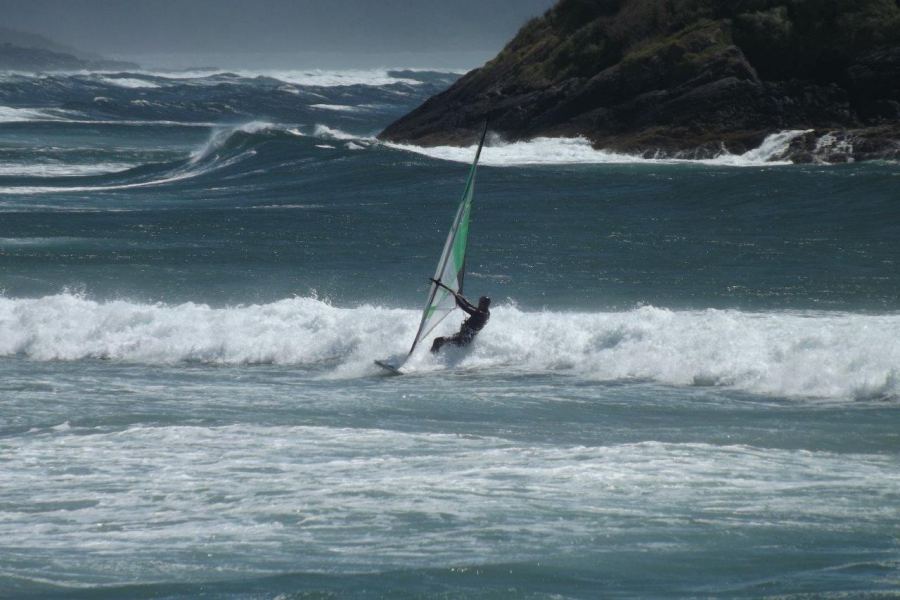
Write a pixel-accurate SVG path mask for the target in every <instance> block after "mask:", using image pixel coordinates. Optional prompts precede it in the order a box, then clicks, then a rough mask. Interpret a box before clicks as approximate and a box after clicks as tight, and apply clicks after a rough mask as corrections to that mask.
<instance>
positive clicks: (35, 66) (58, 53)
mask: <svg viewBox="0 0 900 600" xmlns="http://www.w3.org/2000/svg"><path fill="white" fill-rule="evenodd" d="M137 68H139V67H138V65H136V64H135V63H131V62H124V61H117V60H108V59H106V58H103V57H102V56H98V55H96V54H90V53H84V52H80V51H78V50H75V49H74V48H69V47H67V46H63V45H61V44H57V43H56V42H54V41H52V40H49V39H47V38H45V37H44V36H41V35H37V34H34V33H29V32H25V31H18V30H15V29H7V28H4V27H0V71H25V72H35V71H80V70H130V69H137Z"/></svg>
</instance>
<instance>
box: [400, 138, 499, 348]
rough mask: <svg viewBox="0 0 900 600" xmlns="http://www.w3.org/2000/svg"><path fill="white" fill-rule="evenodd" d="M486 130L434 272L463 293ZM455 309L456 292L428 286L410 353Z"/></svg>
mask: <svg viewBox="0 0 900 600" xmlns="http://www.w3.org/2000/svg"><path fill="white" fill-rule="evenodd" d="M486 133H487V126H485V130H484V132H483V133H482V135H481V141H480V142H479V144H478V151H477V152H476V153H475V161H474V162H473V163H472V169H471V170H470V171H469V178H468V180H467V181H466V189H465V191H464V192H463V197H462V201H461V202H460V204H459V208H458V209H457V211H456V217H455V218H454V219H453V225H452V226H451V227H450V233H449V234H448V235H447V241H446V242H444V251H443V252H442V253H441V258H440V260H438V265H437V270H436V271H435V273H434V279H435V280H437V281H440V282H441V283H442V284H444V285H445V286H447V287H448V288H449V289H451V290H453V291H454V292H457V293H460V294H462V293H463V280H464V278H465V274H466V247H467V246H468V242H469V217H470V215H471V212H472V198H473V197H474V193H475V172H476V169H477V167H478V159H479V157H480V156H481V149H482V147H483V146H484V138H485V134H486ZM455 308H456V299H455V298H454V297H453V294H451V293H450V292H448V291H447V290H446V289H444V288H443V287H441V286H439V285H437V284H435V283H432V284H431V287H430V288H429V289H428V300H427V302H426V303H425V310H424V311H423V313H422V321H421V323H420V324H419V330H418V332H417V333H416V338H415V340H413V344H412V348H410V350H409V353H410V354H412V353H413V351H414V350H415V349H416V346H417V345H418V344H419V342H420V341H422V339H423V338H425V337H427V336H428V335H429V334H430V333H431V332H432V331H434V328H435V327H437V326H438V325H439V324H440V323H441V321H443V320H444V319H445V318H446V317H447V315H449V314H450V313H451V312H453V310H454V309H455Z"/></svg>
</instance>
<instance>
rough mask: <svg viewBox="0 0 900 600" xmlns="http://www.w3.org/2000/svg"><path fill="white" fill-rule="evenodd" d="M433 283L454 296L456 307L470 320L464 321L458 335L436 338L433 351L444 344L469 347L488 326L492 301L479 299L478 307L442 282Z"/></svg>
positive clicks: (485, 297) (484, 297)
mask: <svg viewBox="0 0 900 600" xmlns="http://www.w3.org/2000/svg"><path fill="white" fill-rule="evenodd" d="M431 281H432V282H434V283H435V284H437V285H439V286H441V287H442V288H444V289H445V290H447V291H448V292H450V293H451V294H453V296H454V297H455V298H456V305H457V306H458V307H460V308H461V309H463V311H465V313H466V314H468V315H469V318H468V319H466V320H465V321H463V323H462V325H461V326H460V328H459V332H458V333H455V334H453V335H451V336H450V337H439V338H435V340H434V343H433V344H432V345H431V351H432V352H438V351H439V350H440V349H441V348H442V347H443V346H444V344H453V345H454V346H468V345H469V344H471V343H472V340H474V339H475V336H476V335H478V332H479V331H481V330H482V329H484V326H485V325H487V322H488V319H490V318H491V310H490V307H491V299H490V298H488V297H487V296H482V297H481V298H479V299H478V306H475V305H474V304H472V303H471V302H469V301H468V300H466V298H465V297H464V296H463V295H462V294H459V293H457V292H454V291H453V290H451V289H450V288H448V287H447V286H446V285H444V284H443V283H441V282H440V281H437V280H436V279H432V280H431Z"/></svg>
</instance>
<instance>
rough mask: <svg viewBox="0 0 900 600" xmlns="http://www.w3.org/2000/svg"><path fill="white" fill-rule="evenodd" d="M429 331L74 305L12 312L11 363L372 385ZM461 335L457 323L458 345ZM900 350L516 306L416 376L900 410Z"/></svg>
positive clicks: (712, 317) (889, 328) (711, 321)
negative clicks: (289, 370)
mask: <svg viewBox="0 0 900 600" xmlns="http://www.w3.org/2000/svg"><path fill="white" fill-rule="evenodd" d="M418 319H419V313H418V311H416V310H403V309H389V308H383V307H376V306H369V305H365V306H360V307H357V308H337V307H334V306H331V305H329V304H327V303H325V302H322V301H320V300H317V299H315V298H292V299H287V300H282V301H279V302H274V303H271V304H265V305H248V306H238V307H232V308H212V307H210V306H207V305H204V304H194V303H186V304H179V305H165V304H150V305H148V304H136V303H131V302H126V301H111V302H96V301H93V300H89V299H86V298H84V297H81V296H78V295H72V294H59V295H55V296H47V297H44V298H39V299H11V298H0V356H13V355H21V356H25V357H28V358H30V359H33V360H42V361H43V360H79V359H86V358H106V359H115V360H123V361H132V362H142V363H143V362H146V363H168V364H172V363H178V362H186V361H187V362H191V361H199V362H204V363H211V364H255V363H264V364H285V365H307V366H309V365H321V364H323V363H329V364H331V365H332V366H331V367H329V369H328V370H326V371H323V376H328V377H359V376H364V375H369V374H371V373H372V367H371V361H372V359H374V358H385V357H388V356H390V355H394V356H398V357H399V356H403V355H404V354H405V352H406V350H407V349H408V344H409V341H410V340H411V339H412V337H413V334H414V332H415V328H416V325H417V323H418ZM451 321H452V322H451ZM457 324H458V323H457V322H456V321H454V320H453V319H449V320H447V321H446V322H445V324H444V328H445V331H449V330H451V329H453V327H455V326H456V325H457ZM897 339H900V315H880V316H879V315H859V314H850V313H823V312H816V313H813V312H797V313H789V312H775V313H746V312H740V311H734V310H703V311H671V310H666V309H661V308H653V307H641V308H637V309H634V310H631V311H627V312H615V313H560V312H539V313H527V312H523V311H521V310H519V309H517V308H514V307H510V306H506V307H499V308H497V309H496V310H495V311H494V316H493V319H492V321H491V326H490V328H489V330H488V331H486V332H485V334H483V335H482V336H480V337H479V339H478V341H477V343H476V344H475V345H474V346H473V348H472V349H470V350H469V351H467V352H463V353H454V352H452V351H451V352H448V353H445V354H442V355H439V356H437V357H435V356H432V355H430V354H428V353H427V352H426V353H422V354H417V355H416V356H414V358H413V360H412V361H411V362H410V363H409V365H408V367H409V369H410V370H411V371H419V372H427V371H435V370H442V369H446V368H448V367H452V368H460V369H489V370H490V369H501V370H503V371H505V372H508V371H510V370H515V371H525V372H550V371H552V372H559V373H568V374H571V375H575V376H578V377H582V378H585V379H591V380H597V381H615V380H627V379H643V380H648V381H656V382H659V383H662V384H667V385H676V386H691V385H717V386H726V387H731V388H734V389H739V390H745V391H747V392H752V393H758V394H766V395H774V396H784V397H818V398H838V399H839V398H878V397H896V396H897V395H898V394H900V387H898V386H900V377H898V374H900V345H898V344H897V343H896V340H897ZM332 363H333V364H332Z"/></svg>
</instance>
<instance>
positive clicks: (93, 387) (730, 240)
mask: <svg viewBox="0 0 900 600" xmlns="http://www.w3.org/2000/svg"><path fill="white" fill-rule="evenodd" d="M456 76H457V74H454V73H436V72H424V71H404V72H391V71H354V72H319V71H311V72H299V71H298V72H259V73H250V72H241V73H227V72H215V71H212V72H196V73H186V72H183V73H177V74H172V73H153V72H135V73H79V74H69V75H59V74H45V75H39V76H31V75H21V74H6V75H4V76H2V77H0V290H2V295H0V597H3V598H38V597H48V598H99V597H103V598H194V597H209V598H226V597H227V598H232V597H234V598H331V597H341V598H343V597H351V598H352V597H358V598H380V597H390V598H395V597H401V598H402V597H416V598H418V597H443V598H446V597H451V598H456V597H472V598H508V597H523V598H597V597H667V596H671V597H684V596H689V597H766V596H771V597H780V598H783V597H804V598H805V597H823V596H825V597H848V596H849V597H856V596H861V595H865V594H872V595H877V596H879V597H881V596H891V595H896V594H900V341H898V340H900V281H898V273H900V244H898V239H900V191H898V190H900V169H898V167H897V165H895V164H889V163H883V164H879V163H871V164H858V165H854V164H850V165H836V166H828V165H789V164H782V163H778V162H777V161H776V162H772V161H771V160H770V159H772V158H777V156H778V155H779V153H780V151H781V150H782V149H783V148H784V146H785V145H786V144H787V143H789V142H790V139H791V138H792V137H793V136H794V135H797V133H798V132H782V133H779V134H777V135H775V136H773V137H771V138H770V139H768V140H767V141H766V143H765V144H763V146H762V147H761V148H760V149H757V150H755V151H753V152H750V153H747V154H744V155H733V154H728V153H727V152H723V155H722V156H720V157H719V158H717V159H715V160H711V161H706V162H704V163H689V162H682V161H670V160H641V159H637V158H634V157H629V156H623V155H617V154H614V153H608V152H602V151H598V150H594V149H592V148H591V147H590V144H589V143H587V142H586V141H584V140H579V139H571V140H554V139H538V140H534V141H532V142H527V143H526V142H518V143H517V142H515V141H514V140H513V141H506V140H503V139H500V138H498V137H496V136H491V138H490V140H489V145H488V147H487V148H486V149H485V151H484V154H483V167H482V168H481V169H480V170H479V173H478V181H477V189H476V201H475V205H474V209H473V217H472V226H471V233H470V248H469V255H468V259H467V267H468V274H467V277H466V284H465V292H466V293H467V294H468V295H470V296H472V297H475V298H477V297H478V296H480V295H489V296H491V297H492V298H493V300H494V304H493V306H494V309H493V311H492V318H491V321H490V323H489V325H488V326H487V327H486V328H485V330H484V331H483V332H482V333H481V335H480V336H479V337H478V338H477V340H476V341H475V343H474V344H473V345H472V346H471V347H470V348H466V349H462V350H460V349H449V350H448V351H447V352H444V353H442V354H441V355H438V356H432V355H429V354H427V353H421V354H416V355H414V356H413V357H412V359H411V360H410V362H409V363H408V365H407V367H406V371H407V372H408V374H407V375H405V376H403V377H385V376H384V374H383V373H382V372H380V370H379V369H378V368H377V367H376V366H374V365H373V364H372V360H373V359H385V358H394V359H398V358H401V357H403V356H404V355H405V353H406V351H407V350H408V347H409V344H410V343H411V341H412V338H413V336H414V334H415V331H416V328H417V326H418V321H419V318H420V312H419V311H420V310H421V306H422V304H423V303H424V301H425V295H426V291H427V278H428V277H429V276H430V275H431V274H432V273H433V270H434V266H435V261H436V260H437V257H438V255H439V253H440V251H441V248H442V245H443V241H444V237H445V235H446V232H447V229H448V227H449V225H450V221H451V219H452V216H453V214H454V211H455V209H456V205H457V202H458V200H459V197H460V195H461V193H462V188H463V184H464V182H465V178H466V175H467V170H468V167H467V165H466V164H467V163H468V162H469V161H471V159H472V157H473V155H474V147H470V148H431V149H426V148H417V147H411V146H406V145H396V144H382V143H379V142H377V141H376V140H375V139H374V137H373V136H374V135H375V134H377V132H378V131H379V130H380V129H381V128H383V127H384V126H385V125H386V124H388V123H389V122H391V121H392V120H393V119H395V118H397V117H399V116H400V115H402V114H404V113H405V112H407V111H409V110H411V109H412V108H414V107H415V106H417V105H418V104H419V103H421V102H422V101H424V99H425V98H427V97H428V96H430V95H432V94H434V93H437V92H439V91H440V90H442V89H444V88H445V87H446V86H447V85H449V83H450V82H451V81H453V79H454V78H455V77H456ZM473 137H474V136H473ZM461 318H462V317H461V315H454V316H452V317H451V318H450V319H449V320H448V321H447V322H446V323H444V324H443V329H442V331H444V332H450V331H452V330H453V329H454V328H456V327H458V325H459V322H460V320H461Z"/></svg>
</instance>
